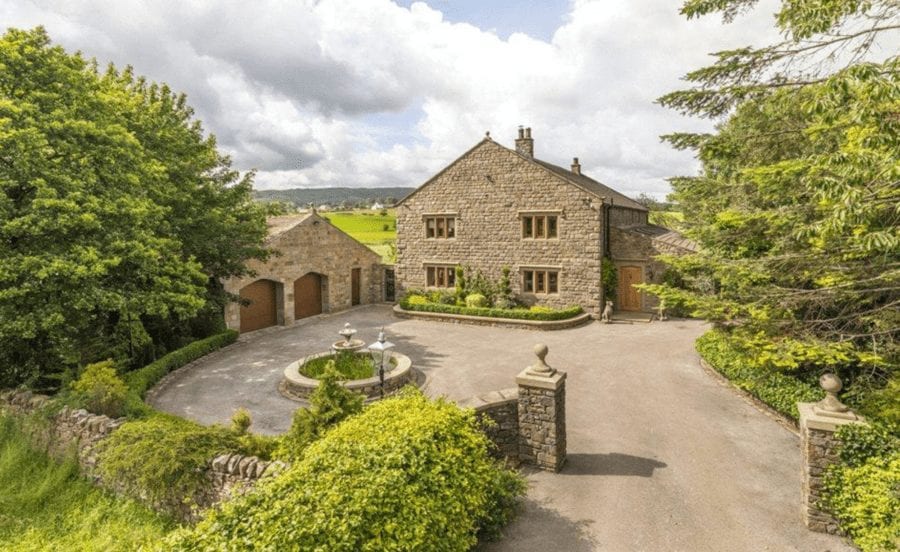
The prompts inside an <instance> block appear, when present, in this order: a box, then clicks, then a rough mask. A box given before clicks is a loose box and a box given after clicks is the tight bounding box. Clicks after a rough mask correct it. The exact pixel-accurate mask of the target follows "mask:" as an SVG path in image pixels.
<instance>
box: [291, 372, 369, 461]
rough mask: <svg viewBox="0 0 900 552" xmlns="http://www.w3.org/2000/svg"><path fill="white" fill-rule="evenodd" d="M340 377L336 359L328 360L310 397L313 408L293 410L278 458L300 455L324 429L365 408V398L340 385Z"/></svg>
mask: <svg viewBox="0 0 900 552" xmlns="http://www.w3.org/2000/svg"><path fill="white" fill-rule="evenodd" d="M340 378H341V376H340V375H339V374H338V373H337V371H336V370H335V367H334V362H331V361H329V363H328V364H327V365H326V367H325V371H324V372H323V374H322V376H321V378H320V380H321V382H320V383H319V386H318V387H317V388H316V389H315V390H314V391H313V392H312V394H311V395H310V396H309V402H310V407H309V408H298V409H297V410H296V411H295V412H294V419H293V421H292V422H291V429H290V430H288V432H287V433H286V434H285V435H284V436H283V437H282V438H281V441H280V443H279V445H278V449H277V450H276V452H275V454H276V455H277V456H278V457H279V458H282V459H284V460H295V459H297V458H299V457H300V456H301V455H302V454H303V451H304V450H305V449H306V447H308V446H309V445H310V444H311V443H312V442H313V441H315V440H316V439H318V438H319V437H321V436H322V435H323V434H324V433H325V431H327V430H328V429H329V428H331V427H333V426H335V425H337V424H338V423H339V422H341V421H343V420H344V419H346V418H348V417H349V416H352V415H353V414H356V413H357V412H360V411H361V410H362V408H363V404H364V402H365V397H364V396H363V395H362V394H361V393H357V392H355V391H351V390H349V389H347V388H346V387H344V386H343V385H341V384H340Z"/></svg>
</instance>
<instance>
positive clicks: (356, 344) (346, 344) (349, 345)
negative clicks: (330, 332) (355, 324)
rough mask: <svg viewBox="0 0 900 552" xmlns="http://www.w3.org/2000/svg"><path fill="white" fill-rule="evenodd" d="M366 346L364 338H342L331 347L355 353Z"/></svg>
mask: <svg viewBox="0 0 900 552" xmlns="http://www.w3.org/2000/svg"><path fill="white" fill-rule="evenodd" d="M365 347H366V342H365V341H363V340H362V339H351V340H349V341H347V340H345V339H342V340H340V341H335V342H334V343H332V344H331V348H332V349H334V350H335V351H340V352H345V351H347V352H351V353H355V352H356V351H359V350H360V349H364V348H365ZM301 365H302V363H301Z"/></svg>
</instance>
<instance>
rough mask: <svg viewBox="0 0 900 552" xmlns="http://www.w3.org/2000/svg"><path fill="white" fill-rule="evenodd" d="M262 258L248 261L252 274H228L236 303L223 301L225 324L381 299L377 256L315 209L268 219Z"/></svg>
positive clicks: (255, 326)
mask: <svg viewBox="0 0 900 552" xmlns="http://www.w3.org/2000/svg"><path fill="white" fill-rule="evenodd" d="M268 225H269V235H268V237H267V238H266V247H268V248H269V249H271V250H274V251H275V254H274V255H272V256H271V257H270V258H269V260H268V261H267V262H265V263H263V262H260V261H256V260H253V261H250V262H249V264H248V268H249V269H250V270H251V271H252V272H253V273H254V276H247V277H243V278H232V279H229V280H226V281H225V283H224V285H225V291H227V292H229V293H233V294H235V295H239V296H240V298H241V301H240V303H236V302H233V303H229V304H228V305H227V306H226V307H225V322H226V324H227V325H228V327H229V328H232V329H235V330H240V331H241V332H242V333H243V332H249V331H253V330H259V329H262V328H267V327H269V326H276V325H277V326H285V325H290V324H293V323H294V322H295V321H296V320H300V319H302V318H306V317H309V316H314V315H317V314H320V313H327V312H335V311H340V310H344V309H347V308H350V307H351V306H354V305H360V304H366V303H375V302H380V301H383V300H384V283H385V271H386V270H390V269H389V268H386V267H385V266H384V265H382V263H381V257H380V256H379V255H378V254H377V253H375V252H374V251H372V250H371V249H369V248H368V247H366V246H365V245H363V244H361V243H359V242H358V241H356V240H355V239H353V238H352V237H350V236H349V235H347V234H345V233H344V232H342V231H341V230H339V229H337V228H335V227H334V226H333V225H332V224H331V223H330V222H329V221H328V219H326V218H323V217H321V216H319V215H318V214H317V213H316V212H315V211H314V210H313V211H311V212H309V213H306V214H298V215H288V216H281V217H272V218H270V219H269V220H268Z"/></svg>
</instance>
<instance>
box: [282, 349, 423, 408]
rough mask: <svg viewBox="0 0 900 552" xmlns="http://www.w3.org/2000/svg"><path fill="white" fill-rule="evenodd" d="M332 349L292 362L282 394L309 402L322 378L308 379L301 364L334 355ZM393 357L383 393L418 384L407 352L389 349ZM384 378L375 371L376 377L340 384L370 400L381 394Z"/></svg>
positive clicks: (385, 375) (286, 372)
mask: <svg viewBox="0 0 900 552" xmlns="http://www.w3.org/2000/svg"><path fill="white" fill-rule="evenodd" d="M333 354H334V353H333V352H331V351H328V352H324V353H316V354H314V355H309V356H306V357H303V358H301V359H300V360H298V361H296V362H292V363H290V364H288V365H287V368H285V369H284V379H283V380H282V381H281V385H280V386H279V390H280V391H281V393H282V395H284V396H285V397H287V398H289V399H293V400H301V401H307V400H308V399H309V396H310V395H311V394H312V392H313V391H315V390H316V388H317V387H318V386H319V383H320V382H319V380H317V379H313V378H308V377H306V376H304V375H303V374H301V373H300V367H301V366H303V365H304V364H306V363H307V362H308V361H310V360H313V359H316V358H321V357H326V356H331V355H333ZM389 354H390V358H392V359H393V360H394V362H395V363H396V364H395V366H394V369H393V370H391V371H390V372H385V373H384V394H385V396H387V395H390V394H392V393H396V392H397V391H398V390H399V389H400V388H401V387H404V386H405V385H407V384H410V383H412V384H416V378H415V374H414V372H413V370H412V360H410V358H409V357H408V356H406V355H404V354H400V353H398V352H396V351H390V352H389ZM380 382H381V380H380V379H379V378H378V375H377V374H376V375H375V376H374V377H371V378H366V379H360V380H347V381H342V382H341V385H343V386H344V387H346V388H347V389H350V390H351V391H356V392H359V393H362V394H363V395H365V397H366V398H367V399H375V398H378V397H379V396H380V395H381V385H380Z"/></svg>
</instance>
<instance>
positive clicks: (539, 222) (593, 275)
mask: <svg viewBox="0 0 900 552" xmlns="http://www.w3.org/2000/svg"><path fill="white" fill-rule="evenodd" d="M648 215H649V211H648V209H647V208H646V207H644V206H643V205H641V204H640V203H638V202H636V201H634V200H633V199H631V198H629V197H627V196H625V195H623V194H621V193H619V192H617V191H615V190H613V189H612V188H610V187H608V186H606V185H605V184H602V183H600V182H598V181H596V180H594V179H592V178H590V177H588V176H587V175H585V174H583V173H582V172H581V164H580V162H579V160H578V158H577V157H576V158H574V159H573V161H572V165H571V167H570V168H569V169H565V168H563V167H559V166H557V165H553V164H551V163H548V162H546V161H542V160H540V159H538V158H536V157H535V156H534V139H533V138H532V136H531V129H530V128H529V129H523V128H519V134H518V138H517V139H516V141H515V149H510V148H507V147H504V146H502V145H500V144H498V143H497V142H495V141H494V140H493V139H491V137H490V135H488V136H486V137H485V138H484V139H483V140H481V141H480V142H478V143H477V144H476V145H475V146H474V147H472V148H471V149H470V150H469V151H467V152H465V153H464V154H463V155H462V156H461V157H459V158H458V159H456V160H455V161H453V162H452V163H451V164H450V165H449V166H447V167H446V168H444V169H443V170H442V171H440V172H439V173H437V174H436V175H435V176H434V177H432V178H431V179H429V180H428V181H427V182H425V183H424V184H422V185H421V186H419V187H418V188H417V189H416V190H415V191H413V192H412V193H411V194H409V195H408V196H406V197H405V198H403V199H402V200H401V201H400V202H399V203H398V204H397V257H398V262H397V267H396V273H397V286H398V288H399V289H400V290H401V292H402V291H403V290H407V289H413V288H424V289H442V288H443V289H448V290H449V289H451V288H453V287H454V284H455V275H454V271H453V268H454V267H456V266H457V265H462V266H469V267H471V268H472V269H473V270H481V271H482V272H483V273H484V274H485V275H486V276H487V277H489V278H491V279H493V280H497V279H498V278H499V276H500V274H501V270H502V268H503V267H504V266H507V267H509V268H510V269H511V283H512V288H513V292H514V293H515V294H516V295H517V297H518V299H519V300H521V301H523V302H524V303H526V304H538V305H546V306H550V307H556V308H561V307H566V306H570V305H581V306H582V307H583V308H584V309H585V310H586V311H587V312H590V313H591V314H593V315H594V316H599V315H600V313H601V311H602V308H603V301H602V297H604V290H603V289H602V287H603V286H602V282H601V267H602V265H603V263H613V264H614V266H615V267H616V270H617V272H618V282H619V285H618V286H617V289H616V299H615V300H614V303H615V307H616V310H623V311H650V310H652V309H653V307H654V306H655V303H654V301H653V299H652V298H650V297H645V296H644V294H643V293H642V292H640V291H638V290H636V289H635V288H634V287H632V286H633V285H634V284H640V283H644V282H658V281H660V280H661V278H662V275H663V272H664V267H663V266H662V265H661V264H660V263H659V262H657V261H655V260H654V258H653V257H654V256H655V255H658V254H660V253H668V252H674V253H678V252H681V251H690V250H692V249H693V248H694V245H693V244H692V243H691V242H689V241H688V240H685V239H684V238H682V237H681V236H680V235H678V234H677V233H675V232H672V231H671V230H668V229H666V228H662V227H660V226H655V225H652V224H650V223H649V221H648Z"/></svg>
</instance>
